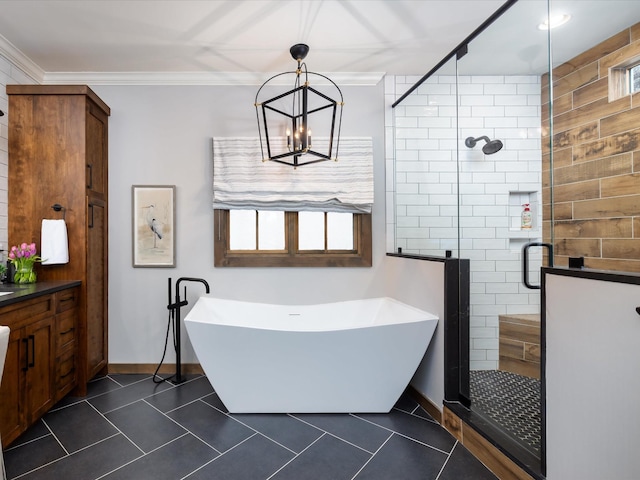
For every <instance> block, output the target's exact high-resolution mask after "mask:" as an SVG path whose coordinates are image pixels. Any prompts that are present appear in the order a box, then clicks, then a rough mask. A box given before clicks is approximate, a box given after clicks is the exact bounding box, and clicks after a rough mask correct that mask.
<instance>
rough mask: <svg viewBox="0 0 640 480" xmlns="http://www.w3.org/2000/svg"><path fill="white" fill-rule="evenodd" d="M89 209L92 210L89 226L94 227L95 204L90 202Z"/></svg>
mask: <svg viewBox="0 0 640 480" xmlns="http://www.w3.org/2000/svg"><path fill="white" fill-rule="evenodd" d="M89 211H90V212H91V213H90V215H89V228H93V204H92V203H90V204H89Z"/></svg>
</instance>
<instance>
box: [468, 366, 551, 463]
mask: <svg viewBox="0 0 640 480" xmlns="http://www.w3.org/2000/svg"><path fill="white" fill-rule="evenodd" d="M469 373H470V381H469V384H470V385H469V386H470V390H471V405H472V408H473V409H474V410H477V411H480V412H482V413H483V414H484V415H486V416H487V417H488V418H489V419H491V420H492V421H493V422H494V423H496V424H498V425H499V426H500V427H501V428H502V429H503V430H504V431H505V433H507V434H509V435H510V436H512V437H513V438H515V439H516V440H518V442H519V443H521V444H522V445H523V446H525V447H526V448H527V449H528V450H531V451H533V452H534V453H535V454H537V455H540V381H539V380H537V379H535V378H530V377H525V376H522V375H517V374H515V373H511V372H503V371H500V370H472V371H471V372H469Z"/></svg>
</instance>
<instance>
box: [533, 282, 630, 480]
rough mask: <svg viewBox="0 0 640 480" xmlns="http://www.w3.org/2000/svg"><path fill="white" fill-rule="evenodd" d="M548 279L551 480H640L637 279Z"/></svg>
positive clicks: (547, 386) (548, 454) (547, 321)
mask: <svg viewBox="0 0 640 480" xmlns="http://www.w3.org/2000/svg"><path fill="white" fill-rule="evenodd" d="M610 277H615V275H610ZM545 279H546V290H545V294H546V329H547V332H546V339H547V345H546V394H547V397H546V398H547V405H546V427H547V432H546V441H547V479H549V480H565V479H581V480H601V479H604V478H611V479H613V478H615V479H618V480H634V479H637V478H639V477H638V472H640V456H639V455H638V451H639V450H640V437H638V432H639V431H640V410H639V409H638V404H639V403H640V379H639V378H638V365H640V349H638V339H639V338H640V317H639V316H638V313H636V307H638V305H640V285H637V284H627V283H615V282H611V281H603V280H595V279H588V278H574V277H566V276H561V275H553V274H547V275H546V276H545ZM634 280H635V281H636V282H637V280H638V279H637V277H636V278H635V279H634Z"/></svg>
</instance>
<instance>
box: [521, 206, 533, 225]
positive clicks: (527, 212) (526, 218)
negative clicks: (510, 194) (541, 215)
mask: <svg viewBox="0 0 640 480" xmlns="http://www.w3.org/2000/svg"><path fill="white" fill-rule="evenodd" d="M522 206H523V207H524V210H522V222H521V224H520V228H521V229H522V230H529V229H531V224H532V222H533V220H532V217H531V209H530V208H529V204H528V203H525V204H524V205H522Z"/></svg>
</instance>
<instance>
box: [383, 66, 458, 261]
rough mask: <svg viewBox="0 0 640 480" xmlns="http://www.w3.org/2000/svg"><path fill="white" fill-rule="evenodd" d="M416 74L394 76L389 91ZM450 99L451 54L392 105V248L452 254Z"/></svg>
mask: <svg viewBox="0 0 640 480" xmlns="http://www.w3.org/2000/svg"><path fill="white" fill-rule="evenodd" d="M419 79H420V77H404V76H402V77H395V80H394V81H395V85H394V88H395V91H396V92H400V93H401V92H405V91H407V90H409V88H410V87H411V86H412V85H414V84H415V83H416V82H417V81H418V80H419ZM456 99H457V90H456V76H455V59H451V60H450V61H449V62H446V63H445V64H443V65H442V66H441V67H440V68H439V69H438V70H437V72H435V74H434V75H432V76H431V77H430V78H428V79H427V80H426V81H425V82H424V83H422V84H421V85H420V86H419V87H418V88H417V89H416V90H415V91H413V92H412V93H411V94H410V95H409V96H408V97H407V98H406V99H405V100H403V102H402V103H401V104H400V105H398V106H397V107H396V108H394V109H393V128H394V143H395V145H394V150H395V152H394V154H395V161H394V178H395V184H394V192H395V193H394V206H395V210H394V222H395V229H394V231H395V248H394V250H395V251H397V252H402V253H409V254H419V255H435V256H440V257H444V256H445V254H446V252H447V251H451V252H452V255H453V256H457V253H458V230H457V216H458V211H457V210H458V198H457V164H456V132H457V123H456V121H457V120H456V119H457V112H456V101H457V100H456Z"/></svg>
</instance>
